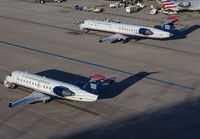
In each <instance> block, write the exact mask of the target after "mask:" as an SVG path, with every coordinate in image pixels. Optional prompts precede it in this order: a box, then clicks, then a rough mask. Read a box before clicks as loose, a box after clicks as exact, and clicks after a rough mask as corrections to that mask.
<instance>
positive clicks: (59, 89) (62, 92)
mask: <svg viewBox="0 0 200 139" xmlns="http://www.w3.org/2000/svg"><path fill="white" fill-rule="evenodd" d="M53 92H54V93H55V94H57V95H59V96H62V97H65V96H74V95H75V94H74V92H72V91H71V90H69V88H66V87H63V86H56V87H55V88H54V89H53Z"/></svg>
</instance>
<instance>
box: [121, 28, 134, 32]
mask: <svg viewBox="0 0 200 139" xmlns="http://www.w3.org/2000/svg"><path fill="white" fill-rule="evenodd" d="M119 29H120V30H127V31H134V32H136V31H137V30H135V29H129V28H121V27H119Z"/></svg>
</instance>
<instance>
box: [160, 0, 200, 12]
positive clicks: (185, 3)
mask: <svg viewBox="0 0 200 139" xmlns="http://www.w3.org/2000/svg"><path fill="white" fill-rule="evenodd" d="M157 2H158V3H159V4H161V5H163V6H164V7H165V8H166V9H170V10H173V11H183V10H190V11H200V1H199V0H162V1H159V0H157Z"/></svg>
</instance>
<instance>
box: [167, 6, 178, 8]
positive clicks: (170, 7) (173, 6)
mask: <svg viewBox="0 0 200 139" xmlns="http://www.w3.org/2000/svg"><path fill="white" fill-rule="evenodd" d="M165 8H176V6H168V7H165Z"/></svg>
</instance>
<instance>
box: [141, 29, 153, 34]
mask: <svg viewBox="0 0 200 139" xmlns="http://www.w3.org/2000/svg"><path fill="white" fill-rule="evenodd" d="M139 33H140V34H143V35H152V34H153V32H152V31H151V30H149V29H146V28H140V29H139Z"/></svg>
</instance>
